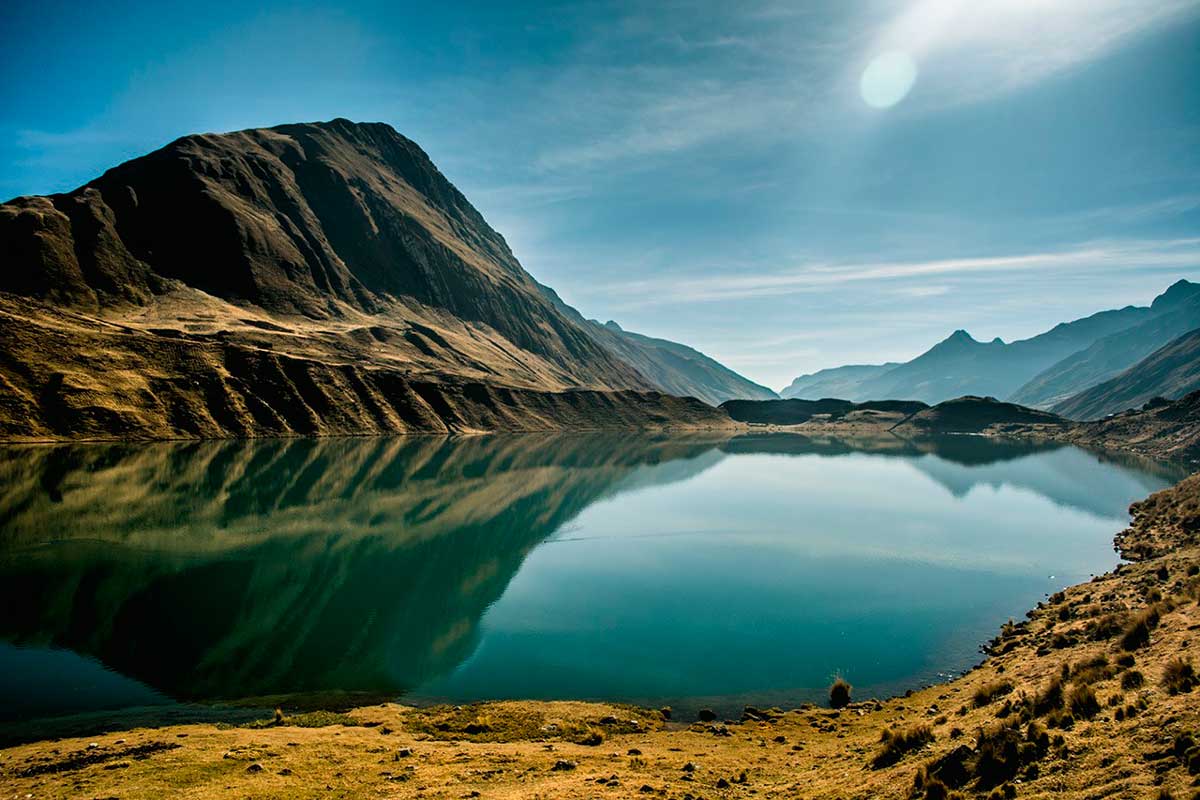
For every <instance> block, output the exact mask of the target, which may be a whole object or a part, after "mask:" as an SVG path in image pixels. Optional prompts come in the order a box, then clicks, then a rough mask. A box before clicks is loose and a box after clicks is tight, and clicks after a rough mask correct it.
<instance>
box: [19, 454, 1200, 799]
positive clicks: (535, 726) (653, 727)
mask: <svg viewBox="0 0 1200 800" xmlns="http://www.w3.org/2000/svg"><path fill="white" fill-rule="evenodd" d="M1132 511H1133V514H1134V520H1133V524H1132V525H1131V527H1130V528H1129V529H1128V530H1126V531H1124V532H1122V533H1121V534H1120V535H1118V537H1117V540H1116V541H1117V546H1118V548H1119V549H1120V551H1121V552H1122V554H1123V555H1124V556H1125V558H1127V559H1129V563H1127V564H1123V565H1122V566H1121V567H1119V568H1118V569H1116V570H1114V571H1113V572H1111V573H1109V574H1106V575H1103V576H1099V577H1097V578H1095V579H1093V580H1092V581H1091V582H1089V583H1086V584H1082V585H1079V586H1074V587H1071V588H1069V589H1067V590H1065V591H1063V592H1061V593H1059V594H1056V595H1054V596H1053V597H1050V598H1048V599H1047V601H1046V602H1044V603H1042V604H1039V607H1038V608H1036V609H1033V610H1031V611H1030V612H1029V614H1028V615H1027V617H1028V618H1027V619H1025V620H1021V621H1020V622H1016V623H1010V624H1008V625H1006V626H1005V627H1004V629H1003V630H1002V631H1000V633H999V635H998V636H997V637H996V639H995V640H994V641H993V642H992V643H991V644H990V645H989V652H990V657H989V658H987V659H986V660H985V661H984V663H983V664H982V665H981V666H980V667H978V668H977V669H975V670H974V671H972V672H971V673H969V674H968V675H966V676H964V677H962V678H960V679H958V680H955V681H953V682H950V683H946V684H942V685H937V686H933V687H929V688H925V689H922V690H920V691H916V692H914V693H912V694H911V695H909V696H906V697H899V698H893V699H887V700H883V701H876V700H874V699H860V698H854V702H851V703H850V704H849V705H848V706H846V707H844V708H841V709H836V710H835V709H829V708H817V707H802V708H798V709H791V710H786V711H784V710H777V709H753V708H747V709H746V710H745V713H744V714H743V715H742V716H741V718H740V719H734V720H718V719H703V720H681V719H674V718H672V716H671V715H670V713H669V711H668V712H665V713H664V711H659V710H646V709H637V708H632V707H623V706H613V705H604V704H589V703H574V702H571V703H545V702H507V703H488V704H479V705H470V706H462V707H454V708H450V707H435V708H427V709H415V708H407V707H403V706H398V705H391V704H385V705H377V706H370V707H363V708H356V709H353V710H351V711H349V712H348V713H346V714H334V713H329V712H316V713H309V714H297V715H289V714H288V713H286V712H284V713H282V714H281V716H279V717H278V718H277V719H264V720H261V721H258V722H254V723H249V724H247V723H244V722H243V723H241V724H240V725H228V724H190V725H172V726H166V727H157V728H137V729H133V730H126V731H113V732H110V733H106V734H103V735H97V736H92V737H88V738H78V739H62V740H54V741H42V742H34V743H30V744H22V745H18V746H14V747H9V748H7V749H5V750H3V751H0V784H3V786H4V787H5V792H4V794H5V796H11V797H30V798H33V797H120V798H130V799H131V800H132V799H133V798H160V797H163V796H169V797H184V798H208V797H251V798H259V797H261V798H267V797H285V796H286V797H429V798H471V797H494V798H518V797H519V798H535V797H599V798H609V797H667V798H678V799H679V800H686V798H733V797H750V796H759V797H766V798H771V797H781V798H782V797H789V798H791V797H806V798H807V797H811V798H823V797H828V798H869V797H870V798H874V797H895V798H931V799H935V800H936V799H937V798H946V797H954V796H963V797H996V798H1004V797H1031V798H1033V797H1066V798H1096V797H1153V798H1164V799H1165V798H1169V797H1173V798H1193V797H1196V796H1198V795H1200V777H1198V776H1200V703H1197V702H1196V698H1197V697H1200V691H1197V685H1198V684H1197V677H1196V673H1195V667H1196V666H1197V665H1196V661H1195V658H1196V655H1195V654H1196V649H1197V637H1198V636H1200V606H1198V604H1197V599H1198V598H1200V537H1198V533H1197V532H1198V531H1200V476H1194V477H1192V478H1189V479H1187V480H1185V481H1183V482H1181V483H1180V484H1179V485H1177V486H1176V487H1174V488H1172V489H1169V490H1166V491H1164V492H1160V493H1158V494H1156V495H1153V496H1151V497H1150V498H1149V499H1147V500H1146V501H1143V502H1142V503H1139V504H1135V506H1134V507H1133V509H1132Z"/></svg>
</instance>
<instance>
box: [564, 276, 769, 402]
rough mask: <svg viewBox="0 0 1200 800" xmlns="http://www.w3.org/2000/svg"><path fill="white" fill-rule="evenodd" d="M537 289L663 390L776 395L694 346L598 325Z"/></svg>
mask: <svg viewBox="0 0 1200 800" xmlns="http://www.w3.org/2000/svg"><path fill="white" fill-rule="evenodd" d="M541 289H542V292H543V293H544V294H545V295H546V296H547V297H548V298H550V300H551V302H552V303H554V304H555V306H556V307H557V308H558V309H559V310H560V311H561V312H562V313H563V314H565V315H566V316H567V317H568V318H570V319H571V320H573V321H574V322H575V323H576V324H577V325H579V326H580V327H581V328H582V329H583V330H584V331H585V332H587V334H588V335H589V336H591V337H592V338H593V339H595V341H596V342H597V343H598V344H599V345H600V346H601V347H603V348H605V349H606V350H608V351H609V352H611V353H613V354H615V355H616V356H617V357H618V358H620V359H621V360H622V361H624V362H625V363H627V364H629V365H631V366H633V367H634V368H636V369H637V370H638V371H639V372H640V373H641V374H642V375H644V376H646V377H647V378H648V379H649V380H650V381H652V382H653V383H654V384H655V385H656V386H658V387H659V388H660V389H662V390H663V391H665V392H668V393H670V394H674V395H679V396H682V397H696V398H699V399H700V400H703V401H704V402H706V403H708V404H709V405H714V406H717V405H720V404H721V403H723V402H725V401H726V400H734V399H740V400H774V399H776V398H777V397H778V395H776V394H775V392H773V391H771V390H770V389H768V388H767V387H765V386H760V385H758V384H757V383H754V382H753V381H750V380H747V379H746V378H743V377H742V376H741V375H739V374H737V373H736V372H734V371H733V370H731V369H729V368H728V367H726V366H724V365H723V364H721V363H719V362H717V361H714V360H713V359H711V358H709V357H708V356H706V355H704V354H703V353H701V352H700V351H698V350H695V349H693V348H691V347H688V346H687V345H684V344H679V343H678V342H672V341H669V340H667V339H656V338H654V337H652V336H644V335H642V334H640V333H634V332H632V331H627V330H624V329H623V328H622V327H621V326H620V325H618V324H617V323H616V322H613V321H612V320H609V321H608V322H606V323H604V324H601V323H599V322H597V321H596V320H594V319H585V318H584V316H583V315H582V314H580V313H579V312H578V311H576V310H575V309H574V308H572V307H571V306H569V305H567V304H566V303H564V302H563V301H562V299H561V298H560V297H559V296H558V293H557V292H555V291H554V290H553V289H551V288H550V287H549V286H542V287H541Z"/></svg>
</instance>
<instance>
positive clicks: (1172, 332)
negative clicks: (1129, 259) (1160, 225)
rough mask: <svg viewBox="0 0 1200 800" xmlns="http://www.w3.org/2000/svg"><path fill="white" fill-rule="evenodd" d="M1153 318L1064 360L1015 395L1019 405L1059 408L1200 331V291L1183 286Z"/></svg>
mask: <svg viewBox="0 0 1200 800" xmlns="http://www.w3.org/2000/svg"><path fill="white" fill-rule="evenodd" d="M1150 311H1151V315H1150V316H1149V318H1147V319H1146V320H1145V321H1143V322H1141V323H1139V324H1138V325H1134V326H1131V327H1129V328H1126V329H1124V330H1122V331H1120V332H1119V333H1115V334H1112V335H1110V336H1105V337H1103V338H1100V339H1097V340H1096V341H1095V342H1093V343H1092V344H1091V345H1090V346H1089V347H1088V348H1087V349H1085V350H1081V351H1079V352H1077V353H1073V354H1072V355H1070V356H1068V357H1067V358H1064V359H1063V360H1062V361H1060V362H1058V363H1057V364H1055V365H1053V366H1051V367H1050V368H1049V369H1047V370H1045V371H1043V372H1042V373H1040V374H1039V375H1037V376H1035V377H1034V378H1033V379H1032V380H1030V381H1029V383H1027V384H1026V385H1025V386H1022V387H1021V388H1020V389H1018V390H1017V391H1016V392H1015V393H1013V396H1012V398H1011V399H1012V400H1013V402H1016V403H1023V404H1025V405H1031V406H1036V407H1038V408H1054V407H1057V405H1058V404H1061V403H1064V402H1065V401H1067V400H1068V399H1069V398H1071V397H1073V396H1075V395H1077V394H1079V393H1080V392H1082V391H1085V390H1087V389H1089V388H1091V387H1094V386H1097V385H1099V384H1100V383H1103V382H1105V381H1107V380H1109V379H1110V378H1113V377H1115V376H1117V375H1119V374H1120V373H1122V372H1123V371H1125V370H1127V369H1129V368H1131V367H1132V366H1134V365H1135V364H1137V363H1138V362H1139V361H1141V360H1142V359H1143V358H1146V357H1147V356H1149V355H1150V354H1151V353H1153V352H1154V351H1155V350H1157V349H1159V348H1160V347H1163V346H1165V345H1167V344H1168V343H1170V342H1171V341H1172V340H1174V339H1176V338H1177V337H1179V336H1182V335H1184V334H1185V333H1187V332H1189V331H1192V330H1195V329H1196V328H1200V289H1198V287H1197V284H1194V283H1189V282H1188V281H1178V282H1176V283H1175V284H1173V285H1172V286H1171V287H1170V288H1169V289H1167V291H1166V292H1164V293H1163V294H1161V295H1159V296H1158V297H1157V298H1155V300H1154V303H1153V304H1151V306H1150Z"/></svg>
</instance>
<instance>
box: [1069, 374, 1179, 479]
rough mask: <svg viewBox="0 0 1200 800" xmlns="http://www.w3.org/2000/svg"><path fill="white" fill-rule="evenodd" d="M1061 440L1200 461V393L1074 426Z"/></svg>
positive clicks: (1109, 448) (1154, 403)
mask: <svg viewBox="0 0 1200 800" xmlns="http://www.w3.org/2000/svg"><path fill="white" fill-rule="evenodd" d="M1061 438H1063V439H1065V440H1068V441H1072V442H1075V443H1077V444H1083V445H1088V446H1091V447H1098V448H1102V449H1107V450H1118V449H1120V450H1129V451H1132V452H1135V453H1140V454H1142V455H1146V456H1151V457H1154V458H1170V459H1178V460H1184V461H1192V462H1194V461H1198V460H1200V391H1197V392H1192V393H1191V394H1189V395H1186V396H1184V397H1181V398H1179V399H1178V400H1175V401H1169V400H1161V399H1158V400H1154V401H1151V402H1149V403H1147V404H1146V405H1145V406H1143V407H1142V408H1141V409H1138V410H1135V411H1126V412H1124V413H1121V414H1115V415H1113V416H1111V417H1107V418H1105V419H1101V420H1096V421H1094V422H1081V423H1078V424H1076V425H1073V426H1072V427H1071V428H1070V430H1069V431H1068V432H1067V433H1066V434H1065V435H1063V436H1062V437H1061Z"/></svg>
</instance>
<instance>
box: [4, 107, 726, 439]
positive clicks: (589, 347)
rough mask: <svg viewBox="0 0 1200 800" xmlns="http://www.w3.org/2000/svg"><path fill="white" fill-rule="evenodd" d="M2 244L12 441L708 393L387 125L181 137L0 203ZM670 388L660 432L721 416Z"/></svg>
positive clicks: (432, 416)
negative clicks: (69, 184) (588, 306)
mask: <svg viewBox="0 0 1200 800" xmlns="http://www.w3.org/2000/svg"><path fill="white" fill-rule="evenodd" d="M0 258H2V259H3V264H4V269H3V270H0V332H2V333H3V336H2V337H0V341H2V342H3V343H4V344H3V346H2V347H0V386H2V387H3V389H4V391H3V394H2V398H3V402H2V403H0V435H3V436H6V437H13V436H39V437H44V436H114V435H115V436H129V435H141V436H242V435H275V434H289V433H337V432H341V433H359V432H380V431H397V432H400V431H406V430H443V429H446V428H449V429H462V428H467V429H476V428H479V427H482V428H489V427H491V426H493V425H505V426H507V425H510V424H515V423H519V424H520V425H521V426H523V427H543V426H545V425H547V424H550V425H556V426H561V425H563V424H568V423H566V421H565V420H560V419H557V418H556V415H557V411H555V409H556V408H558V409H567V408H572V409H575V412H573V413H574V417H575V418H576V419H578V418H580V417H583V418H586V417H588V415H589V413H590V412H589V411H587V409H586V408H584V406H589V405H590V406H595V407H601V406H604V405H605V404H606V402H607V401H602V400H601V399H600V398H598V397H593V396H591V395H587V394H573V395H571V396H569V397H568V396H563V397H560V398H559V399H557V400H546V399H539V400H536V401H535V400H534V399H533V397H534V395H540V394H545V393H559V394H561V393H563V392H568V391H571V390H576V389H586V390H591V391H593V392H612V391H633V392H641V393H643V394H641V395H639V396H638V398H637V399H632V396H631V395H626V396H625V400H617V401H616V405H618V406H621V405H622V404H623V403H627V402H631V403H632V405H626V406H625V410H627V411H628V410H630V409H632V408H633V407H638V408H639V409H640V410H639V411H638V412H636V413H634V415H633V416H634V417H638V418H640V417H641V416H642V415H644V413H645V412H646V411H647V410H648V409H649V408H650V407H652V406H656V405H659V404H660V399H661V398H660V395H659V394H658V392H661V391H662V390H663V389H664V385H663V384H664V383H665V382H666V381H665V378H666V377H668V376H669V377H671V378H672V380H671V389H672V391H676V392H679V393H681V394H690V395H700V394H705V393H706V392H707V391H708V389H709V387H707V386H706V385H704V384H703V382H702V381H703V379H704V377H705V376H704V375H703V374H697V373H695V372H693V373H691V376H690V378H689V377H684V376H682V375H674V374H670V370H669V369H668V368H665V367H664V369H663V370H660V373H661V374H660V380H659V381H656V380H654V379H652V378H650V377H648V376H647V375H646V374H644V373H642V372H641V371H639V369H638V368H636V367H635V366H633V365H631V364H630V363H629V362H628V361H627V360H626V359H625V358H623V357H622V356H621V355H619V354H618V353H616V352H614V350H613V349H611V348H609V347H607V346H605V345H604V344H603V343H602V342H601V341H599V339H598V337H597V336H596V335H595V334H594V333H593V332H589V331H588V330H586V329H585V327H584V326H581V325H579V324H578V323H577V322H576V321H575V320H574V319H572V318H571V316H569V315H567V314H565V313H563V311H562V310H560V309H559V308H558V306H557V305H556V304H555V303H554V302H552V301H551V300H550V299H548V298H547V297H546V295H545V293H544V292H543V291H542V288H541V287H540V285H539V284H538V283H537V282H536V281H534V280H533V278H532V277H530V276H529V275H528V273H526V272H525V271H524V270H523V269H522V268H521V265H520V264H519V263H518V262H517V260H516V258H515V257H514V256H513V254H512V252H511V250H509V248H508V245H507V244H506V243H505V241H504V239H503V238H502V237H501V236H500V235H499V234H498V233H496V232H495V231H494V230H492V229H491V228H490V227H489V226H488V225H487V223H486V222H485V221H484V219H483V218H482V216H480V214H479V212H478V211H476V210H475V209H474V208H473V207H472V206H471V205H470V203H469V202H467V200H466V198H465V197H463V196H462V194H461V193H459V192H458V190H457V189H455V188H454V187H453V186H452V185H451V184H450V183H449V181H447V180H446V178H445V177H444V176H443V175H442V174H441V173H440V172H439V171H438V170H437V168H436V167H435V166H434V165H433V163H432V162H431V161H430V160H429V158H428V156H426V154H425V153H424V152H423V151H422V150H421V149H420V148H419V147H418V146H417V145H416V144H415V143H413V142H412V141H410V140H408V139H406V138H404V137H403V136H401V135H400V134H398V133H396V131H394V130H393V129H392V128H390V127H389V126H387V125H384V124H356V123H352V122H349V121H347V120H341V119H338V120H333V121H332V122H327V123H313V124H300V125H282V126H279V127H276V128H270V129H261V130H248V131H240V132H236V133H228V134H220V135H211V134H206V135H197V136H188V137H184V138H183V139H180V140H178V141H176V142H173V143H172V144H170V145H168V146H167V147H164V148H163V149H161V150H158V151H156V152H154V153H151V154H149V155H147V156H143V157H141V158H137V159H134V160H132V161H130V162H127V163H125V164H122V165H120V166H118V167H116V168H114V169H111V170H109V171H108V172H106V173H105V174H104V175H103V176H101V177H100V178H97V179H96V180H94V181H92V182H91V183H89V184H87V185H86V186H83V187H81V188H79V189H77V190H75V191H74V192H71V193H69V194H64V195H53V196H49V197H21V198H16V199H14V200H11V201H9V202H7V203H4V204H0ZM697 355H699V354H697ZM660 381H661V382H660ZM417 384H420V385H423V386H426V387H427V388H425V389H423V390H420V391H417V390H412V391H409V390H408V389H405V388H403V387H406V386H407V387H410V389H411V387H412V386H414V385H417ZM471 386H478V387H481V388H475V389H472V388H470V387H471ZM414 392H415V394H416V395H418V396H414ZM500 398H503V399H500ZM589 398H590V399H589ZM661 402H665V403H666V404H667V405H666V406H662V407H661V408H659V409H658V410H657V411H654V412H653V413H651V414H650V417H651V418H652V419H649V420H646V421H649V422H650V424H652V425H653V424H659V423H661V422H663V421H668V422H669V421H670V420H671V418H672V417H673V415H674V414H675V412H676V411H679V410H682V409H683V408H684V407H687V408H689V409H691V411H689V412H688V413H689V414H694V415H699V416H700V417H706V418H708V419H710V420H711V419H719V417H713V416H712V415H711V414H710V413H709V412H706V411H705V410H703V409H700V408H695V406H698V405H699V404H694V405H693V404H688V403H682V404H681V403H679V402H677V401H661ZM667 406H670V408H667ZM534 407H538V410H537V411H533V412H531V409H533V408H534ZM456 409H457V410H456ZM655 420H657V421H655ZM574 421H575V420H572V422H571V423H569V424H574ZM629 421H630V418H626V419H624V420H622V424H626V423H628V422H629ZM639 424H641V423H639Z"/></svg>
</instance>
